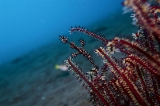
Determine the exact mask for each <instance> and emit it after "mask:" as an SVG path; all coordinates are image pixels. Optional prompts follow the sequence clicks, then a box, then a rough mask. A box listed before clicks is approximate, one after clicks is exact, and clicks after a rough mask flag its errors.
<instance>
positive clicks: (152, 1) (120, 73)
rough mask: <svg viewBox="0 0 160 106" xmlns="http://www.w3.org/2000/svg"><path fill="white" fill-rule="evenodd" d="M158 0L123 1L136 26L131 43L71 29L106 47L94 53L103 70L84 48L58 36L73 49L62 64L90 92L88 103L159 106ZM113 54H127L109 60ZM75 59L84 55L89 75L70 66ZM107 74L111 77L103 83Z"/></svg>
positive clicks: (159, 43)
mask: <svg viewBox="0 0 160 106" xmlns="http://www.w3.org/2000/svg"><path fill="white" fill-rule="evenodd" d="M159 2H160V1H159V0H125V1H124V3H123V4H124V6H125V11H127V10H126V9H128V10H132V11H133V12H134V14H132V17H133V20H134V22H133V24H135V25H137V26H139V30H138V32H137V33H136V34H132V36H133V37H134V40H132V41H131V40H128V39H125V38H118V37H115V38H114V39H112V40H111V41H108V40H107V39H106V38H103V37H101V36H100V35H97V34H95V33H93V32H90V31H88V30H87V29H84V28H82V27H75V28H71V30H70V33H72V32H82V33H84V34H87V35H89V36H92V37H93V38H96V39H98V40H100V41H101V42H103V43H105V44H106V48H104V47H100V48H99V49H96V50H95V53H96V54H98V56H100V57H101V58H102V60H103V62H104V65H103V67H101V68H99V67H98V66H97V65H95V63H94V61H93V59H92V57H91V55H90V54H89V53H88V52H87V51H86V50H85V49H84V48H83V46H84V44H85V43H84V41H83V40H80V43H81V47H78V46H77V45H75V44H74V43H73V42H69V41H68V39H67V38H66V37H64V36H60V38H61V40H62V41H63V42H64V43H68V44H69V45H70V46H71V48H73V49H76V50H77V52H76V53H73V54H72V55H71V56H70V57H69V58H68V60H66V61H65V63H66V65H67V66H68V67H69V69H70V72H71V73H73V74H74V76H75V77H76V78H77V80H78V81H80V82H81V83H82V84H83V86H84V87H85V88H86V89H87V90H88V91H89V93H90V97H91V101H92V102H93V104H94V105H98V106H160V48H159V45H160V16H159V15H160V4H159ZM114 52H119V53H123V54H126V55H125V56H123V57H122V59H121V60H120V59H116V57H114V56H112V55H113V54H114ZM77 55H83V56H84V57H85V58H87V59H88V60H89V62H90V63H91V64H92V65H93V69H91V70H90V71H89V72H86V73H85V72H83V71H82V69H81V68H79V67H78V65H76V64H75V63H74V62H73V59H74V58H75V57H77ZM108 71H110V72H112V74H113V77H112V78H111V79H110V80H106V74H107V72H108Z"/></svg>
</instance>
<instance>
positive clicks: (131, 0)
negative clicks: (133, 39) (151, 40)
mask: <svg viewBox="0 0 160 106" xmlns="http://www.w3.org/2000/svg"><path fill="white" fill-rule="evenodd" d="M124 5H126V6H128V7H130V8H132V9H133V11H134V12H135V13H136V17H137V18H138V22H139V24H141V26H143V27H145V28H146V29H148V30H152V31H153V32H154V33H155V34H154V36H156V38H157V40H158V41H160V36H159V35H160V29H159V27H158V25H157V24H158V22H157V21H158V17H157V16H156V15H155V14H156V13H157V12H159V10H160V7H158V6H157V7H153V6H150V4H149V3H147V2H146V0H125V2H124ZM149 14H154V15H155V17H152V18H151V16H150V15H149Z"/></svg>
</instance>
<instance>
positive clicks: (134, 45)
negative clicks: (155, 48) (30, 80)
mask: <svg viewBox="0 0 160 106" xmlns="http://www.w3.org/2000/svg"><path fill="white" fill-rule="evenodd" d="M112 42H113V43H114V45H119V44H120V45H123V47H125V50H123V49H121V48H120V46H117V47H118V48H120V49H119V50H120V51H122V52H125V53H127V54H129V51H130V50H133V51H137V53H141V54H143V55H144V56H146V57H147V58H148V59H149V60H150V61H153V62H154V63H155V64H157V65H156V66H157V67H159V66H160V57H159V55H158V53H157V52H155V55H153V54H152V53H151V52H149V51H148V52H146V49H145V48H142V47H141V46H139V45H138V44H137V43H136V42H133V41H132V42H130V41H128V40H126V39H120V38H118V37H116V38H115V39H114V40H113V41H112ZM127 49H129V51H127ZM158 70H159V71H160V67H159V68H158Z"/></svg>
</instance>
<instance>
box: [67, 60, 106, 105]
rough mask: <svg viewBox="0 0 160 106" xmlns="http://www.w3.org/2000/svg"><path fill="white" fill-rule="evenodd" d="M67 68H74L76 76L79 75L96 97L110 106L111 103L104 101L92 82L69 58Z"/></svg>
mask: <svg viewBox="0 0 160 106" xmlns="http://www.w3.org/2000/svg"><path fill="white" fill-rule="evenodd" d="M66 63H67V66H69V67H70V68H72V69H73V70H74V71H75V73H76V74H78V75H79V76H80V77H81V78H82V79H83V80H84V81H85V82H86V83H87V85H89V87H90V88H91V89H92V90H93V91H94V92H95V93H96V95H97V96H98V97H99V98H100V100H101V101H102V102H103V104H104V105H105V106H109V103H108V102H107V101H106V100H105V99H104V97H103V96H102V95H101V94H100V92H99V91H98V90H97V89H96V88H95V87H94V86H93V85H92V83H91V82H89V81H88V79H86V77H85V76H84V75H83V74H82V72H81V71H80V69H78V67H77V66H76V65H75V64H74V63H73V62H72V60H71V58H69V59H68V60H67V61H66Z"/></svg>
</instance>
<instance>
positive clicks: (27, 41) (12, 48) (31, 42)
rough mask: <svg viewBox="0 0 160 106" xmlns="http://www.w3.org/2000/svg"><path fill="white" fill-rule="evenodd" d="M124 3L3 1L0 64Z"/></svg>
mask: <svg viewBox="0 0 160 106" xmlns="http://www.w3.org/2000/svg"><path fill="white" fill-rule="evenodd" d="M115 1H116V2H115ZM121 2H122V0H0V64H1V63H4V62H7V61H10V60H12V59H14V58H16V57H18V56H21V55H23V54H25V53H27V52H29V51H31V50H33V49H35V48H37V47H39V46H42V45H44V44H47V43H49V42H53V41H56V40H58V39H59V38H58V36H59V35H60V34H65V33H68V28H69V27H70V26H75V25H82V26H85V25H89V24H91V23H93V22H94V21H97V20H99V19H101V18H103V17H104V16H106V15H108V14H111V13H113V12H115V11H118V10H121V8H122V6H121ZM117 18H118V17H117Z"/></svg>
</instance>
